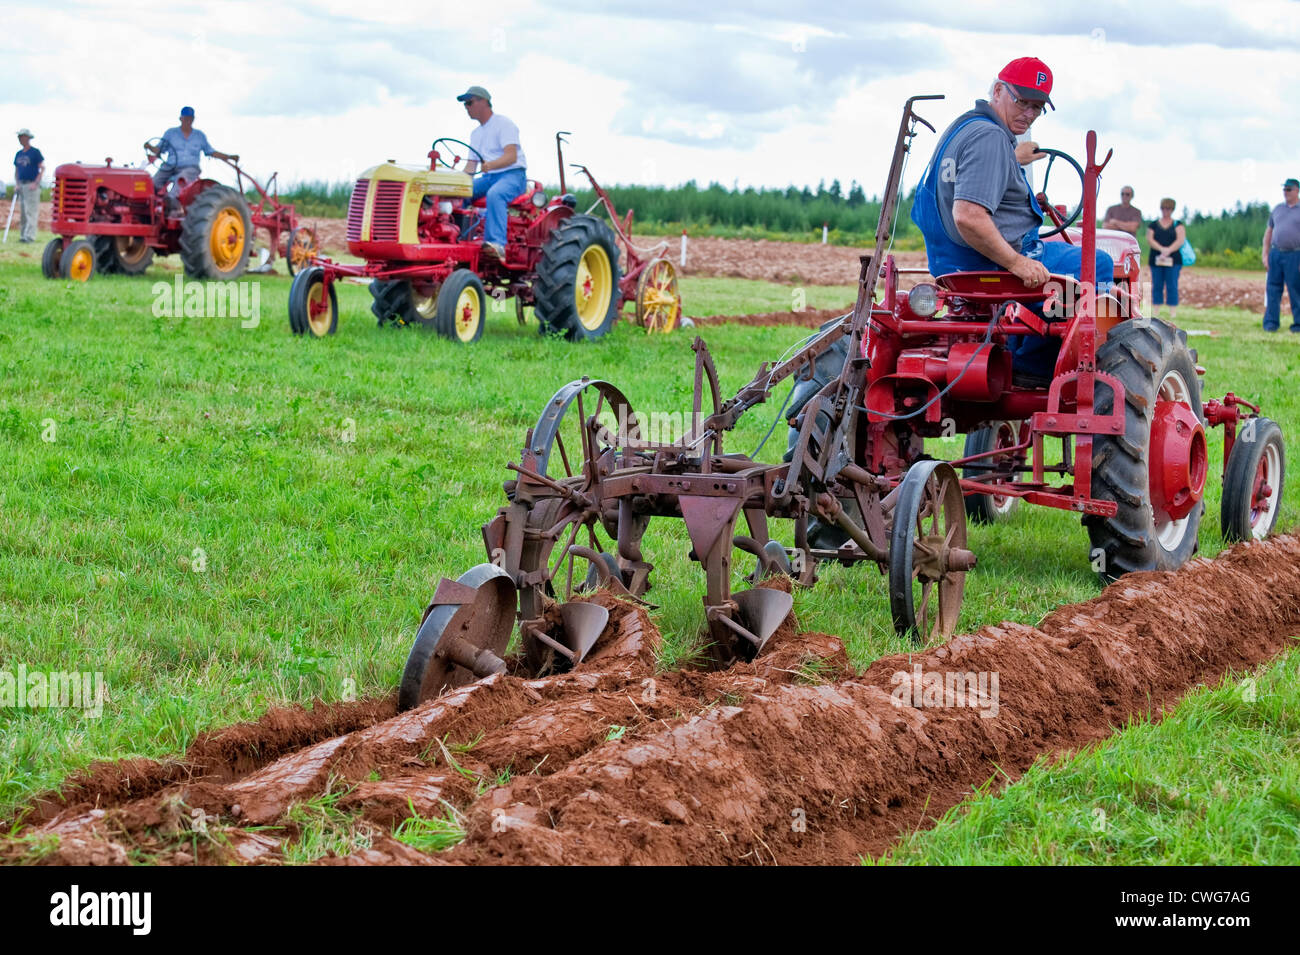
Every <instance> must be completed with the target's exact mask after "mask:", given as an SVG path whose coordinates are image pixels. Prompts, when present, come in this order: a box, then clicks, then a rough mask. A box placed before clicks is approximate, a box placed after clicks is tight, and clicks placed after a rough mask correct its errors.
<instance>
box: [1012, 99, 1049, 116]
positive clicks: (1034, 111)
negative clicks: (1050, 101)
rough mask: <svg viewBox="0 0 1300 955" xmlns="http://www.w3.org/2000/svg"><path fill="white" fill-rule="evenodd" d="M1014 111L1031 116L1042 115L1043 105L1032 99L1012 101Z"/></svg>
mask: <svg viewBox="0 0 1300 955" xmlns="http://www.w3.org/2000/svg"><path fill="white" fill-rule="evenodd" d="M1012 102H1013V103H1015V106H1016V109H1018V110H1020V112H1022V113H1029V114H1030V115H1032V116H1041V115H1043V104H1042V103H1040V102H1038V101H1037V100H1032V99H1013V100H1012Z"/></svg>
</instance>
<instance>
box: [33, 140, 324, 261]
mask: <svg viewBox="0 0 1300 955" xmlns="http://www.w3.org/2000/svg"><path fill="white" fill-rule="evenodd" d="M151 142H156V140H153V141H151ZM152 161H153V159H152V157H151V158H150V159H149V162H152ZM228 164H229V165H230V166H231V167H232V168H233V169H234V170H235V176H236V180H237V182H238V183H239V188H238V189H234V188H231V187H230V186H223V185H221V184H220V183H218V182H216V181H215V180H212V179H198V180H195V181H194V182H189V183H186V182H178V183H176V192H175V193H174V194H173V195H172V196H171V197H168V196H167V195H165V194H164V193H162V192H160V191H158V190H157V189H155V188H154V184H153V177H152V176H151V175H150V173H149V171H148V170H147V169H146V168H138V167H132V166H114V165H113V160H112V159H106V160H105V161H104V165H102V166H94V165H88V164H85V163H80V162H77V163H64V164H63V165H61V166H59V167H58V168H57V169H56V170H55V171H54V197H53V198H54V203H53V205H54V211H53V217H52V218H53V221H52V223H51V230H52V231H53V232H55V233H57V235H56V236H55V238H53V239H51V240H50V241H49V243H48V244H47V245H46V246H45V252H44V254H43V255H42V256H41V271H42V272H43V273H44V274H45V277H46V278H65V279H73V280H75V281H79V282H86V281H89V280H90V277H91V276H92V275H93V274H94V273H95V272H100V273H104V274H112V273H123V274H126V275H140V274H141V273H143V272H144V271H145V270H146V269H148V268H149V265H150V263H151V262H153V258H154V255H155V254H157V255H171V254H172V253H180V256H181V261H182V262H183V263H184V266H185V272H186V274H187V275H189V276H191V277H192V278H198V279H235V278H238V277H239V276H240V275H242V274H243V273H244V270H245V269H246V268H247V267H248V255H249V249H250V248H251V246H252V237H253V233H254V230H255V229H259V228H261V229H266V230H267V232H268V233H269V234H270V239H271V241H270V249H271V250H272V255H274V252H275V250H277V249H278V248H279V245H280V239H281V236H282V235H283V236H284V238H285V250H284V252H285V260H286V262H287V263H288V265H289V271H290V274H293V271H294V269H295V267H297V268H301V266H302V265H303V264H305V263H306V262H307V261H309V260H310V259H311V257H312V256H313V255H315V254H316V252H317V246H316V233H315V230H314V229H313V228H311V227H306V228H303V227H300V226H299V225H298V220H297V217H296V216H295V214H294V209H293V204H292V203H281V202H280V201H279V197H278V195H275V194H269V193H268V192H267V191H266V190H265V189H263V188H262V186H261V185H260V184H259V183H258V182H257V180H255V179H253V178H252V177H251V176H249V175H248V173H246V172H244V171H243V170H242V169H240V168H239V165H238V164H237V163H228ZM245 179H247V180H248V181H249V184H250V185H251V186H252V187H253V188H254V189H255V190H256V191H257V193H258V195H259V197H260V198H259V200H258V202H257V203H256V204H255V205H254V206H253V208H252V209H251V210H250V209H249V206H248V202H247V201H246V200H245V199H244V180H245ZM274 180H275V176H272V177H271V183H268V185H272V184H273V183H274ZM169 198H170V200H171V201H170V202H169ZM79 235H80V236H85V238H84V239H78V238H77V236H79Z"/></svg>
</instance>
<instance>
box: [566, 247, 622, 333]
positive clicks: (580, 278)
mask: <svg viewBox="0 0 1300 955" xmlns="http://www.w3.org/2000/svg"><path fill="white" fill-rule="evenodd" d="M613 294H614V271H613V269H611V268H610V265H609V256H608V255H606V254H605V250H604V249H602V248H601V247H600V246H598V245H592V246H588V247H587V249H586V251H584V252H583V253H582V258H581V259H579V260H578V275H577V277H576V279H575V281H574V283H573V303H574V305H575V306H576V307H577V310H578V321H580V322H582V327H583V328H585V329H587V331H589V332H594V331H595V330H596V329H598V328H600V326H601V325H603V324H605V316H606V314H608V313H609V301H610V297H611V296H612V295H613Z"/></svg>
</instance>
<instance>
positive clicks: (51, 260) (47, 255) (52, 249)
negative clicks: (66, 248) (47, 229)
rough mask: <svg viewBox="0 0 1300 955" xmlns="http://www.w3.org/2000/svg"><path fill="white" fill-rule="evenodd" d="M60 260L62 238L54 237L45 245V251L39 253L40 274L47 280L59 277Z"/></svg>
mask: <svg viewBox="0 0 1300 955" xmlns="http://www.w3.org/2000/svg"><path fill="white" fill-rule="evenodd" d="M62 258H63V237H62V236H57V235H56V236H55V237H54V238H53V239H51V240H50V241H49V242H47V243H45V251H44V252H42V253H41V274H42V275H44V276H45V277H46V278H47V279H57V278H58V277H59V262H60V260H61V259H62Z"/></svg>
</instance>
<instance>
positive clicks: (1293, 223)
mask: <svg viewBox="0 0 1300 955" xmlns="http://www.w3.org/2000/svg"><path fill="white" fill-rule="evenodd" d="M1282 196H1283V198H1285V200H1286V201H1285V202H1282V203H1279V204H1278V205H1276V206H1274V207H1273V212H1272V214H1271V215H1269V217H1268V228H1267V229H1265V230H1264V267H1265V268H1266V269H1268V284H1267V286H1266V293H1265V299H1264V331H1266V332H1275V331H1277V329H1278V324H1279V323H1280V322H1281V318H1282V288H1283V286H1285V287H1286V294H1287V298H1289V299H1290V300H1291V331H1293V332H1296V333H1298V334H1300V179H1288V180H1287V181H1286V182H1284V183H1282Z"/></svg>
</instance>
